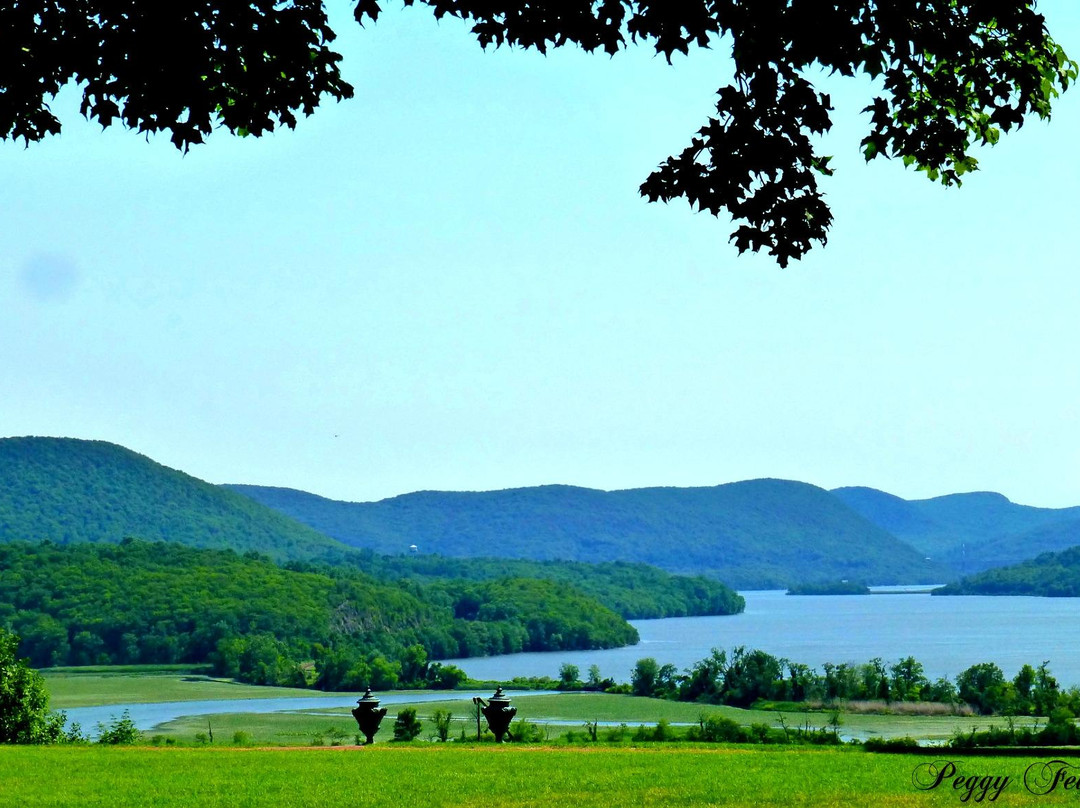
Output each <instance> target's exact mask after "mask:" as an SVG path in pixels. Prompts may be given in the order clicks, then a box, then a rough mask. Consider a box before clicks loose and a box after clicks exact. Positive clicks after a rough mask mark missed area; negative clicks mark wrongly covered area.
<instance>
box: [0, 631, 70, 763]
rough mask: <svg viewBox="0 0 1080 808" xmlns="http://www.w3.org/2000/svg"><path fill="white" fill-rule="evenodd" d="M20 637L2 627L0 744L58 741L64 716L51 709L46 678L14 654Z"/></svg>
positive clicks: (0, 647)
mask: <svg viewBox="0 0 1080 808" xmlns="http://www.w3.org/2000/svg"><path fill="white" fill-rule="evenodd" d="M18 647H19V638H18V637H16V636H15V635H14V634H12V633H11V632H9V631H5V630H4V629H3V628H0V744H4V743H55V742H56V741H58V740H60V738H61V735H62V734H63V728H64V716H63V715H62V714H58V713H52V712H50V711H49V693H48V691H47V690H46V689H45V680H44V679H42V678H41V674H39V673H38V672H37V671H36V670H34V669H33V668H31V667H30V662H29V660H26V659H20V658H18V657H17V656H16V655H15V652H16V649H18Z"/></svg>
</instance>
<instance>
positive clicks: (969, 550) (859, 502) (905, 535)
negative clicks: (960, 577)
mask: <svg viewBox="0 0 1080 808" xmlns="http://www.w3.org/2000/svg"><path fill="white" fill-rule="evenodd" d="M832 494H833V495H834V496H836V497H837V498H838V499H839V500H841V501H842V502H843V503H844V504H845V505H847V506H848V507H850V508H852V509H853V510H855V511H856V512H858V513H859V514H861V515H862V516H864V517H865V518H866V519H868V520H870V521H871V522H873V523H874V524H876V525H878V526H879V527H881V528H883V529H885V530H887V531H889V532H890V533H892V534H893V535H894V536H896V537H897V538H899V539H902V540H903V541H906V542H908V543H909V544H911V545H912V546H913V547H915V548H917V549H918V550H920V551H921V552H923V553H925V554H926V555H928V556H931V557H932V558H934V559H937V560H939V561H941V562H942V563H943V564H945V565H946V566H948V567H950V568H952V569H955V570H957V571H958V572H960V573H971V572H978V571H980V570H984V569H989V568H992V567H998V566H1002V565H1005V564H1011V563H1015V562H1016V561H1019V560H1022V559H1025V558H1032V557H1034V556H1036V555H1038V554H1039V553H1043V552H1048V551H1054V550H1061V549H1064V548H1065V547H1068V546H1071V545H1072V544H1077V543H1080V540H1077V541H1071V540H1070V536H1072V535H1075V533H1076V525H1077V523H1078V522H1080V507H1073V508H1035V507H1032V506H1030V505H1018V504H1016V503H1015V502H1011V501H1010V500H1009V499H1007V498H1006V497H1004V496H1002V495H1001V494H997V493H993V492H975V493H970V494H948V495H946V496H941V497H933V498H931V499H921V500H905V499H901V498H900V497H897V496H893V495H892V494H887V493H885V492H884V491H877V490H875V489H873V488H858V487H855V488H838V489H836V490H834V491H833V492H832Z"/></svg>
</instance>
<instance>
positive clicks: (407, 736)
mask: <svg viewBox="0 0 1080 808" xmlns="http://www.w3.org/2000/svg"><path fill="white" fill-rule="evenodd" d="M422 729H423V724H422V723H421V722H420V719H419V718H417V717H416V710H415V709H414V708H412V707H406V708H405V709H404V710H402V711H401V712H400V713H398V714H397V719H396V720H395V721H394V740H395V741H411V740H413V739H414V738H416V737H417V736H418V735H419V734H420V731H421V730H422Z"/></svg>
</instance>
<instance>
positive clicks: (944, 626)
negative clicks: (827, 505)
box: [66, 591, 1080, 729]
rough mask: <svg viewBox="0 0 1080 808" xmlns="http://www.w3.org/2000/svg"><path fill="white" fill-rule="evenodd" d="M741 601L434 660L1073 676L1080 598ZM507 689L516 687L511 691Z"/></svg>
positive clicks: (225, 708) (555, 668)
mask: <svg viewBox="0 0 1080 808" xmlns="http://www.w3.org/2000/svg"><path fill="white" fill-rule="evenodd" d="M741 594H742V595H743V597H744V598H746V610H745V611H744V612H743V613H742V614H737V615H730V616H725V617H677V618H667V619H664V620H634V621H632V623H633V625H634V626H635V627H636V628H637V630H638V633H639V634H640V635H641V642H640V643H639V644H638V645H634V646H629V647H626V648H613V649H610V650H606V651H555V652H549V653H531V654H508V655H505V656H494V657H479V658H472V659H451V660H444V661H445V662H447V663H451V664H454V665H457V666H459V667H461V668H463V669H464V670H465V671H466V672H467V673H468V674H469V675H470V676H471V677H473V678H474V679H488V680H490V679H502V680H505V679H511V678H513V677H515V676H544V675H547V676H551V677H557V676H558V675H559V668H560V666H561V665H562V664H563V663H570V664H573V665H577V666H578V668H579V670H580V673H581V675H582V676H585V675H587V673H588V669H589V666H590V665H597V666H599V668H600V672H601V675H603V676H605V677H607V676H610V677H612V678H613V679H615V680H617V681H624V682H625V681H629V679H630V672H631V671H632V670H633V668H634V664H635V663H636V662H637V660H639V659H641V658H642V657H654V658H655V659H656V660H657V661H658V662H660V663H661V664H665V663H671V664H673V665H675V667H676V668H678V669H679V670H680V671H681V670H684V669H686V668H689V667H690V666H691V665H693V664H694V663H695V662H697V661H698V660H700V659H703V658H705V657H706V656H708V655H709V653H710V651H711V649H713V648H720V649H725V650H730V649H732V648H735V647H736V646H740V645H744V646H746V647H747V648H760V649H761V650H763V651H767V652H769V653H770V654H773V655H775V656H778V657H787V658H788V659H791V660H792V661H794V662H803V663H806V664H808V665H810V666H812V667H816V668H818V669H819V670H820V666H821V664H822V663H823V662H867V661H869V660H870V659H872V658H874V657H880V658H881V659H883V660H885V662H886V663H890V662H895V661H897V660H899V659H902V658H903V657H906V656H913V657H915V658H916V659H918V660H919V661H920V662H922V664H923V667H924V669H925V673H926V675H927V676H928V677H930V678H931V679H936V678H938V677H940V676H947V677H949V678H953V677H955V676H956V675H957V674H958V673H960V672H961V671H963V670H964V669H965V668H967V667H969V666H971V665H974V664H975V663H977V662H996V663H997V664H998V665H999V666H1000V667H1001V669H1002V670H1003V671H1004V672H1005V675H1006V676H1008V677H1009V678H1012V677H1013V676H1014V675H1015V674H1016V671H1017V670H1019V668H1020V666H1021V665H1023V664H1025V663H1029V664H1031V665H1038V664H1039V663H1041V662H1042V661H1044V660H1048V661H1049V662H1050V670H1051V672H1052V673H1053V674H1054V675H1055V676H1056V677H1057V679H1058V681H1059V682H1060V683H1061V685H1062V686H1065V687H1068V686H1071V685H1080V645H1078V644H1077V642H1076V636H1077V626H1080V598H1029V597H982V596H970V597H931V596H930V595H929V594H925V593H923V594H898V593H896V592H895V591H886V592H881V593H879V594H874V595H863V596H834V597H825V596H798V597H796V596H788V595H785V594H784V592H783V591H764V592H743V593H741ZM474 695H475V696H484V697H487V696H490V695H491V694H490V692H488V691H485V692H479V691H477V692H469V693H465V692H461V691H456V692H446V691H442V692H416V693H405V694H387V695H385V696H383V698H382V702H383V704H384V705H392V704H399V703H402V702H417V701H438V700H441V699H461V698H471V697H472V696H474ZM515 698H516V696H515ZM356 699H357V694H348V695H346V694H341V695H336V696H326V697H312V698H279V699H229V700H221V701H185V702H166V703H157V704H127V705H124V704H120V705H112V706H107V707H80V708H73V709H69V710H67V711H66V712H67V714H68V719H69V720H71V721H78V722H79V723H80V724H81V725H82V726H83V728H84V729H92V728H93V727H94V726H95V725H96V724H97V723H98V722H103V723H108V722H109V721H110V720H111V719H112V718H114V717H116V716H118V715H120V714H121V713H122V712H123V711H124V710H128V711H129V713H130V715H131V718H132V720H133V721H134V722H135V725H136V726H137V727H139V728H140V729H149V728H151V727H154V726H157V725H158V724H161V723H164V722H166V721H172V720H174V719H176V718H180V717H182V716H185V715H213V714H221V713H253V712H289V711H295V710H317V709H340V708H342V707H351V706H353V705H354V704H355V703H356Z"/></svg>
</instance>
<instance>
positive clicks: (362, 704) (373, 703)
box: [352, 687, 386, 743]
mask: <svg viewBox="0 0 1080 808" xmlns="http://www.w3.org/2000/svg"><path fill="white" fill-rule="evenodd" d="M352 714H353V718H355V719H356V723H357V724H358V725H359V727H360V732H362V733H363V735H364V737H365V738H367V743H375V733H376V732H378V731H379V724H381V723H382V720H383V717H384V716H385V715H386V708H385V707H379V700H378V699H377V698H375V697H374V696H372V695H371V688H370V687H369V688H368V689H367V690H366V691H365V692H364V695H363V698H361V699H359V700H358V701H357V702H356V706H355V707H353V710H352Z"/></svg>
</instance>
